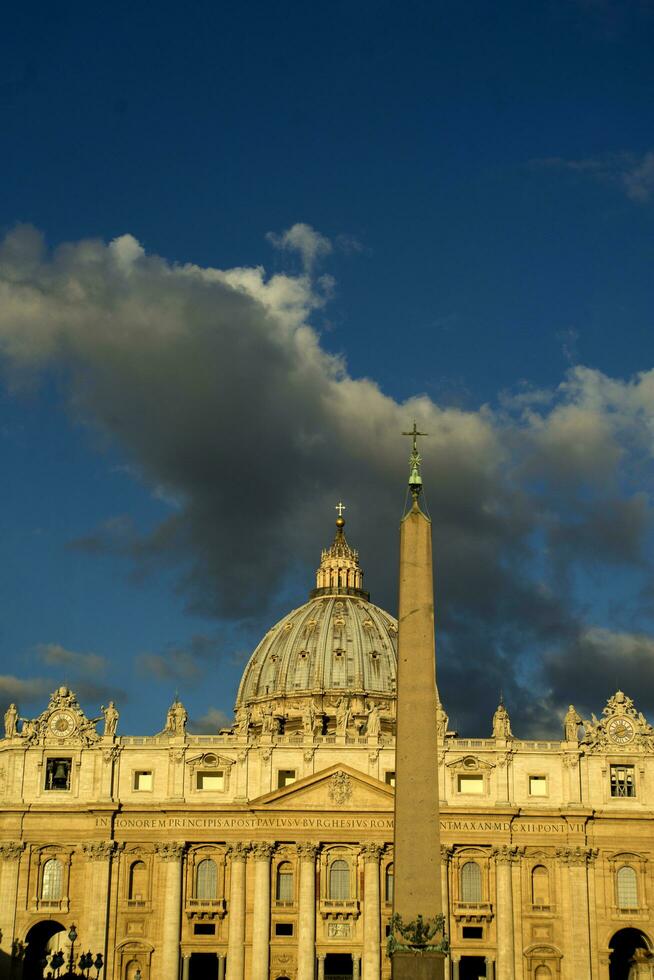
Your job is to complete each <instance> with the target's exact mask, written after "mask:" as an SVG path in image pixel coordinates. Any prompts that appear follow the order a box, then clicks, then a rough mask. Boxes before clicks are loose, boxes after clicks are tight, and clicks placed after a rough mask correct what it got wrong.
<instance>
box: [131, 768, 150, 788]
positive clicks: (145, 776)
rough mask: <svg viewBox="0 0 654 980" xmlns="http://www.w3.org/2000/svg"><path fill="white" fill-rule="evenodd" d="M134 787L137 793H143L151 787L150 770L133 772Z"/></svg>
mask: <svg viewBox="0 0 654 980" xmlns="http://www.w3.org/2000/svg"><path fill="white" fill-rule="evenodd" d="M134 789H135V790H136V792H137V793H145V792H147V791H148V790H151V789H152V773H151V772H135V773H134Z"/></svg>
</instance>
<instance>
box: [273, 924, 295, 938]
mask: <svg viewBox="0 0 654 980" xmlns="http://www.w3.org/2000/svg"><path fill="white" fill-rule="evenodd" d="M275 935H276V936H292V935H293V923H292V922H276V923H275Z"/></svg>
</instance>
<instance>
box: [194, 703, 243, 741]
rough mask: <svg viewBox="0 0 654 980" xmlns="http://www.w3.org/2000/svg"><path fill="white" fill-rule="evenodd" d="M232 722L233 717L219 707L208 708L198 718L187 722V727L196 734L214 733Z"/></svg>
mask: <svg viewBox="0 0 654 980" xmlns="http://www.w3.org/2000/svg"><path fill="white" fill-rule="evenodd" d="M233 723H234V719H233V717H232V716H231V715H228V714H226V713H225V712H224V711H222V710H221V709H220V708H209V709H208V710H207V711H205V713H204V714H203V715H200V717H199V718H197V719H192V720H191V721H190V722H189V729H190V730H191V731H193V732H195V733H196V734H205V735H215V734H216V732H218V731H220V729H221V728H227V727H229V726H230V725H232V724H233Z"/></svg>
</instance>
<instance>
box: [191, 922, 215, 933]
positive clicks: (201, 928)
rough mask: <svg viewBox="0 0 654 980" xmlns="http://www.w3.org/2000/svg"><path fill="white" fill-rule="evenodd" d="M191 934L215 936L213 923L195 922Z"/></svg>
mask: <svg viewBox="0 0 654 980" xmlns="http://www.w3.org/2000/svg"><path fill="white" fill-rule="evenodd" d="M193 933H194V935H196V936H215V935H216V927H215V925H214V924H213V922H196V923H195V925H194V926H193Z"/></svg>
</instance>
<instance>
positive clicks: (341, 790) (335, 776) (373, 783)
mask: <svg viewBox="0 0 654 980" xmlns="http://www.w3.org/2000/svg"><path fill="white" fill-rule="evenodd" d="M393 799H394V793H393V790H392V788H391V787H390V786H387V785H386V783H382V782H380V780H378V779H375V778H374V777H373V776H367V775H365V773H362V772H358V771H357V770H356V769H352V768H351V767H350V766H346V765H342V764H341V763H337V764H336V765H333V766H329V767H328V768H327V769H321V770H320V772H316V773H313V774H312V775H311V776H305V777H304V779H298V780H297V782H295V783H292V784H291V785H290V786H284V787H283V788H282V789H277V790H275V791H274V792H272V793H266V794H265V795H264V796H259V797H257V799H255V800H251V801H250V806H252V807H261V808H262V809H266V810H325V811H334V810H386V811H392V810H393Z"/></svg>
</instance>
